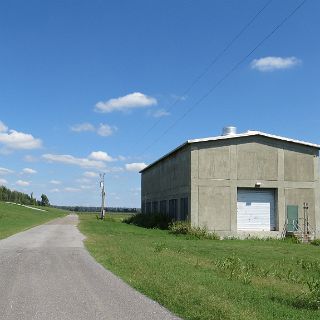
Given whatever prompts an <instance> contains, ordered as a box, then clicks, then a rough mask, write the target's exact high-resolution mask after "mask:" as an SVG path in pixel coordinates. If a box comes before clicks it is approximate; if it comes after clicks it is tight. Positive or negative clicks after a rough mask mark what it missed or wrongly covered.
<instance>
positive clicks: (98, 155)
mask: <svg viewBox="0 0 320 320" xmlns="http://www.w3.org/2000/svg"><path fill="white" fill-rule="evenodd" d="M89 159H93V160H98V161H106V162H111V161H115V160H116V159H114V158H112V157H111V156H109V155H108V154H107V153H106V152H103V151H93V152H91V153H90V155H89Z"/></svg>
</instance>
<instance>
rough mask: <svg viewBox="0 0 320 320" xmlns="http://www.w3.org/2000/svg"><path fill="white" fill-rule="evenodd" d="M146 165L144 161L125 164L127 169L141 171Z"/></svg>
mask: <svg viewBox="0 0 320 320" xmlns="http://www.w3.org/2000/svg"><path fill="white" fill-rule="evenodd" d="M146 166H147V165H146V164H145V163H144V162H134V163H127V164H126V165H125V167H126V170H127V171H137V172H139V171H141V170H142V169H144V168H145V167H146Z"/></svg>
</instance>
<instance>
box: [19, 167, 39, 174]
mask: <svg viewBox="0 0 320 320" xmlns="http://www.w3.org/2000/svg"><path fill="white" fill-rule="evenodd" d="M22 173H25V174H35V173H37V171H36V170H34V169H31V168H24V169H23V170H22Z"/></svg>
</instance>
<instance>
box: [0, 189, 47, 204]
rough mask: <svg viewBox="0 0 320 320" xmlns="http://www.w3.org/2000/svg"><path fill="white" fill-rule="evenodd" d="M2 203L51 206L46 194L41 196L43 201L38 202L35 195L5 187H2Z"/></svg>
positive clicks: (0, 191) (0, 192) (0, 193)
mask: <svg viewBox="0 0 320 320" xmlns="http://www.w3.org/2000/svg"><path fill="white" fill-rule="evenodd" d="M0 201H8V202H15V203H19V204H25V205H34V206H50V202H49V199H48V197H47V196H46V195H45V194H42V195H41V200H37V199H36V198H34V197H33V193H31V194H30V195H28V194H26V193H23V192H19V191H15V190H10V189H9V188H7V187H5V186H0Z"/></svg>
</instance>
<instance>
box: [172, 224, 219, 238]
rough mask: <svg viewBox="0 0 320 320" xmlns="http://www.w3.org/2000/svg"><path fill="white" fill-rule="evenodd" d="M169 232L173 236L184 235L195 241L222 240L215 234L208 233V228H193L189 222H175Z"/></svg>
mask: <svg viewBox="0 0 320 320" xmlns="http://www.w3.org/2000/svg"><path fill="white" fill-rule="evenodd" d="M169 232H170V233H172V234H177V235H178V234H184V235H188V236H189V237H191V238H195V239H211V240H218V239H220V238H219V237H218V236H217V235H216V234H215V233H211V232H208V230H207V229H206V228H201V227H192V226H191V225H190V223H189V222H185V221H175V222H172V223H170V225H169Z"/></svg>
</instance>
